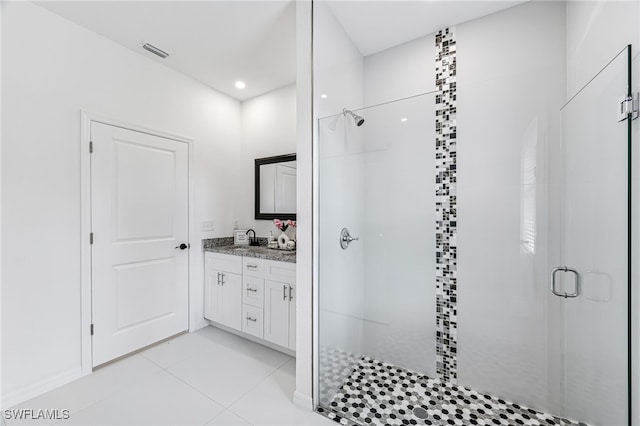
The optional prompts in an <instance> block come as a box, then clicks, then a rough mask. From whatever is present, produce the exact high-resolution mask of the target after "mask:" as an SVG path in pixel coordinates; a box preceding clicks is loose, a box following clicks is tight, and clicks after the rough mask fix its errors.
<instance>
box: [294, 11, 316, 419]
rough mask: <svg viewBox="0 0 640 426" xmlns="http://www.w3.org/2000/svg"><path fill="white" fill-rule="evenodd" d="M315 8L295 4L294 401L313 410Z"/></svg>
mask: <svg viewBox="0 0 640 426" xmlns="http://www.w3.org/2000/svg"><path fill="white" fill-rule="evenodd" d="M311 34H312V4H311V1H310V0H301V1H298V2H297V3H296V127H297V132H296V144H297V152H296V158H297V166H298V175H297V182H296V183H297V186H298V188H297V192H296V202H297V209H296V210H297V219H298V229H297V237H298V242H297V255H296V290H297V292H298V295H297V298H296V346H297V347H296V390H295V393H294V401H295V402H296V403H297V404H298V405H300V406H302V407H305V408H307V409H312V408H313V383H314V381H315V379H314V377H313V345H314V343H313V337H314V333H315V331H314V320H313V317H312V315H311V314H313V315H314V316H315V314H316V313H315V312H314V308H313V298H314V288H313V286H312V283H313V266H314V265H313V222H312V217H313V205H314V199H313V190H312V183H313V154H312V152H313V149H312V144H313V139H314V133H313V129H314V125H313V121H314V120H313V81H312V58H311V51H312V49H311V42H312V40H311V39H312V37H311Z"/></svg>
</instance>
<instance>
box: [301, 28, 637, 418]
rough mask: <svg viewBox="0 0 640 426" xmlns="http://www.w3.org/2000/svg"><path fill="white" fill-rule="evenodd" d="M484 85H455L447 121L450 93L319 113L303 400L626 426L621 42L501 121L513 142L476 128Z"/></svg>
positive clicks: (626, 150)
mask: <svg viewBox="0 0 640 426" xmlns="http://www.w3.org/2000/svg"><path fill="white" fill-rule="evenodd" d="M445 36H446V34H445ZM621 47H622V46H621ZM458 61H462V53H460V58H459V59H458ZM459 72H460V71H459ZM483 84H484V83H481V82H475V81H471V80H469V79H467V80H463V79H462V78H460V80H458V87H457V98H458V99H457V104H455V105H456V107H457V111H454V114H453V115H452V117H453V118H451V117H449V121H446V117H444V118H445V120H444V121H443V120H442V118H443V116H442V114H443V113H442V112H441V111H443V110H442V105H443V102H445V103H446V99H445V100H444V101H443V96H444V97H446V96H448V95H450V93H449V94H447V93H445V92H446V90H448V89H447V88H446V87H445V88H444V89H443V88H442V87H436V90H433V91H427V92H423V93H419V94H415V95H411V96H407V97H403V98H399V99H394V100H390V101H386V102H382V103H378V104H375V105H372V106H365V107H359V106H358V105H344V106H343V107H345V108H347V107H352V108H354V109H353V113H354V114H357V115H358V116H360V117H362V118H363V119H364V123H360V125H358V123H357V120H354V118H353V115H351V114H349V113H348V112H345V110H342V109H338V108H336V109H335V110H334V113H333V114H327V115H326V116H323V117H321V118H319V119H318V120H317V121H316V130H317V139H316V144H315V153H314V156H315V167H316V170H315V178H316V187H315V191H316V194H317V206H316V235H315V250H316V254H317V276H316V286H317V290H316V297H317V300H316V301H315V306H316V317H317V323H316V330H317V333H316V336H315V345H316V347H315V353H316V360H315V381H316V382H315V404H316V409H317V410H318V411H319V412H321V413H323V414H324V415H326V416H328V417H330V418H334V419H338V420H339V419H344V420H343V422H351V423H352V424H358V425H366V424H433V425H441V424H463V425H467V424H504V425H514V424H563V425H564V424H567V425H568V424H590V425H625V424H629V423H628V422H629V418H630V409H631V408H630V392H631V389H630V385H629V383H630V352H629V351H630V314H631V302H630V297H631V295H630V289H631V275H630V265H631V263H630V254H631V253H630V250H631V246H630V218H631V216H630V206H631V198H630V194H631V182H630V176H631V151H630V150H631V119H632V117H631V116H630V115H628V114H627V110H626V109H625V108H626V102H625V100H624V99H621V96H622V97H623V98H625V97H626V96H629V95H631V90H630V87H631V46H627V47H625V48H624V49H622V50H621V51H620V53H619V54H617V55H616V56H615V57H613V58H612V59H611V61H610V62H609V63H604V64H602V67H601V69H600V70H599V71H598V72H597V73H596V74H594V75H593V76H592V78H591V79H590V81H588V83H587V84H585V85H584V86H582V87H580V88H579V90H577V91H575V93H573V94H571V96H564V94H562V95H563V96H562V97H563V98H564V102H556V103H555V104H554V105H555V106H554V108H553V109H549V110H546V111H545V113H544V114H543V113H540V108H539V107H538V106H536V107H535V108H532V111H535V113H531V114H528V115H527V114H523V115H521V116H515V115H514V116H513V117H510V115H509V113H507V114H506V118H505V121H509V120H512V119H513V120H514V121H516V120H520V121H521V122H518V123H515V124H514V126H516V125H517V126H518V127H517V128H518V132H517V135H518V137H517V138H516V139H509V137H508V135H506V134H505V133H504V132H502V131H501V129H500V128H495V127H491V126H487V127H483V114H485V113H486V114H489V113H490V112H489V111H482V108H479V105H482V102H476V103H475V104H474V103H473V102H471V101H470V98H471V96H472V94H475V93H482V90H484V87H483ZM365 90H366V89H365ZM465 95H467V96H468V98H467V99H466V100H463V99H462V98H463V96H465ZM450 98H451V97H450ZM453 99H454V100H456V99H455V97H454V98H453ZM567 99H568V100H567ZM522 102H527V101H522ZM531 102H536V101H535V100H534V101H531ZM537 102H540V101H537ZM514 107H515V106H514V105H509V106H508V108H507V107H505V108H506V109H507V110H508V109H510V108H514ZM465 108H466V109H465ZM536 108H537V109H536ZM616 108H618V109H619V111H618V113H617V115H616V114H614V112H615V111H616ZM450 110H451V109H450ZM456 114H457V117H456ZM451 120H453V121H451ZM452 122H453V125H452V124H451V123H452ZM443 123H444V124H443ZM451 126H453V129H452V127H451ZM456 127H457V128H456ZM447 132H449V133H447ZM443 135H444V136H443ZM447 135H448V136H447ZM452 135H453V136H452ZM500 149H505V150H509V154H508V155H510V157H509V158H511V159H514V161H508V162H505V161H502V160H500V159H498V160H496V159H495V156H496V155H498V154H496V153H492V151H491V150H500ZM500 155H501V154H500ZM505 155H507V154H505ZM505 158H506V157H505ZM452 166H453V167H452ZM503 176H510V177H511V179H509V180H508V181H506V180H505V179H504V178H503Z"/></svg>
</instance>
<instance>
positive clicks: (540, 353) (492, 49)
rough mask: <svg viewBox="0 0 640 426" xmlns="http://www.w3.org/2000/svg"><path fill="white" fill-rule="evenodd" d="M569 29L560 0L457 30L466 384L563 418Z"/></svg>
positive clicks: (461, 372) (461, 364)
mask: <svg viewBox="0 0 640 426" xmlns="http://www.w3.org/2000/svg"><path fill="white" fill-rule="evenodd" d="M564 29H565V14H564V4H563V3H560V2H530V3H526V4H524V5H520V6H516V7H513V8H510V9H507V10H505V11H502V12H498V13H495V14H492V15H489V16H486V17H483V18H480V19H477V20H474V21H471V22H468V23H465V24H461V25H458V26H457V88H458V91H457V99H458V105H457V110H458V115H457V130H458V135H457V144H458V165H457V170H458V176H457V182H458V187H457V195H458V222H457V223H458V232H457V235H458V240H457V242H458V267H457V269H458V309H457V312H458V382H459V383H460V384H462V385H464V386H468V387H471V388H474V389H477V390H480V391H485V392H489V393H492V394H494V395H497V396H500V397H503V398H506V399H509V400H512V401H515V402H518V403H521V404H525V405H527V406H532V407H535V408H538V409H542V410H547V411H550V412H552V413H558V414H562V411H561V407H560V406H559V405H561V402H560V401H559V399H558V392H559V386H560V380H559V377H560V376H559V374H558V373H559V372H558V367H559V365H558V363H559V361H560V355H559V353H560V352H559V351H560V350H561V349H560V342H559V340H558V335H557V333H556V331H555V330H556V329H557V328H554V325H556V324H558V323H559V321H558V320H559V315H560V313H559V309H560V307H559V305H558V304H559V302H558V300H554V298H553V296H551V295H550V293H549V291H548V281H547V280H548V271H549V270H550V269H549V262H552V261H551V260H550V259H556V260H557V256H556V255H555V254H556V253H557V252H556V251H554V249H555V248H556V247H558V246H559V244H557V241H552V240H551V237H553V236H554V235H556V232H553V229H552V228H551V225H552V223H551V218H550V217H548V213H547V212H548V211H549V205H550V199H549V198H550V196H549V186H548V183H549V179H550V178H549V176H548V175H549V170H550V169H551V165H550V164H549V162H548V161H547V159H548V158H549V159H554V158H557V157H559V155H557V153H558V151H557V150H558V147H559V146H560V127H559V126H560V114H559V110H560V107H561V106H562V105H563V103H564V100H565V96H564V93H565V80H564V73H563V70H564V69H565V49H564V44H563V43H562V42H561V41H563V40H564V39H565V30H564ZM554 153H555V154H556V155H554ZM531 167H534V168H535V170H536V171H535V176H536V178H535V180H531V179H529V178H528V177H527V176H526V175H525V172H526V170H527V168H531ZM530 197H533V198H530ZM530 215H533V216H530ZM527 217H534V218H535V219H534V221H535V224H536V234H535V240H533V241H529V240H527V241H528V242H525V240H524V238H523V236H522V232H523V226H524V222H523V220H526V219H525V218H527ZM531 247H534V249H533V250H531ZM555 299H558V298H555Z"/></svg>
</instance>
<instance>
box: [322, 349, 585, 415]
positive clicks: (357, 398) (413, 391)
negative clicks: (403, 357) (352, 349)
mask: <svg viewBox="0 0 640 426" xmlns="http://www.w3.org/2000/svg"><path fill="white" fill-rule="evenodd" d="M343 365H344V364H343ZM352 365H353V364H352ZM345 377H346V378H345V379H344V381H343V384H342V386H341V387H339V388H337V387H334V389H338V390H337V392H336V393H335V395H334V396H333V398H331V399H328V400H324V401H323V404H322V405H324V407H323V408H319V409H318V412H320V413H322V414H323V415H324V416H326V417H328V418H330V419H332V420H334V421H335V422H338V423H340V424H344V425H354V424H362V425H368V424H371V425H504V426H514V425H532V426H533V425H562V426H569V425H572V426H573V425H576V426H587V425H586V424H584V423H579V422H575V421H571V420H567V419H564V418H560V417H556V416H553V415H551V414H546V413H542V412H540V411H536V410H533V409H530V408H527V407H523V406H520V405H518V404H514V403H511V402H508V401H504V400H502V399H499V398H496V397H493V396H491V395H486V394H481V393H479V392H476V391H474V390H471V389H468V388H465V387H462V386H457V385H452V384H450V383H446V382H442V381H440V380H437V379H432V378H430V377H427V376H424V375H421V374H418V373H415V372H412V371H409V370H405V369H402V368H399V367H396V366H393V365H391V364H387V363H385V362H381V361H378V360H375V359H372V358H369V357H366V356H365V357H362V358H361V359H360V361H359V362H358V363H357V365H356V366H355V367H354V368H353V369H352V371H351V374H349V375H348V376H345ZM334 386H335V385H334ZM418 407H421V408H423V409H424V411H423V410H418V411H419V412H421V413H422V414H424V415H426V418H420V417H425V416H423V415H421V416H419V417H417V416H415V415H414V413H413V410H414V409H415V408H418ZM425 411H426V413H425ZM351 420H353V421H351ZM354 421H355V423H354Z"/></svg>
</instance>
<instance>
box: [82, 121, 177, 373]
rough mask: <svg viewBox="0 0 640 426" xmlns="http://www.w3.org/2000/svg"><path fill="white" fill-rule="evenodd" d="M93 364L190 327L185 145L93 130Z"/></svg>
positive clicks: (126, 132) (106, 127)
mask: <svg viewBox="0 0 640 426" xmlns="http://www.w3.org/2000/svg"><path fill="white" fill-rule="evenodd" d="M91 140H92V142H93V154H92V156H91V197H92V199H91V210H92V232H93V236H94V239H93V245H92V271H91V275H92V277H91V278H92V284H91V285H92V323H93V324H94V335H93V340H92V342H93V365H94V366H96V365H100V364H103V363H105V362H107V361H110V360H112V359H114V358H117V357H119V356H122V355H125V354H127V353H130V352H132V351H135V350H137V349H140V348H142V347H144V346H147V345H149V344H152V343H154V342H157V341H159V340H162V339H164V338H166V337H170V336H172V335H174V334H177V333H180V332H182V331H184V330H186V329H187V328H188V260H189V257H188V250H185V249H180V247H179V246H180V245H181V244H183V243H187V242H188V146H187V144H186V143H184V142H178V141H176V140H172V139H167V138H163V137H159V136H154V135H150V134H146V133H141V132H136V131H133V130H128V129H124V128H120V127H115V126H110V125H106V124H102V123H97V122H92V123H91Z"/></svg>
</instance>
